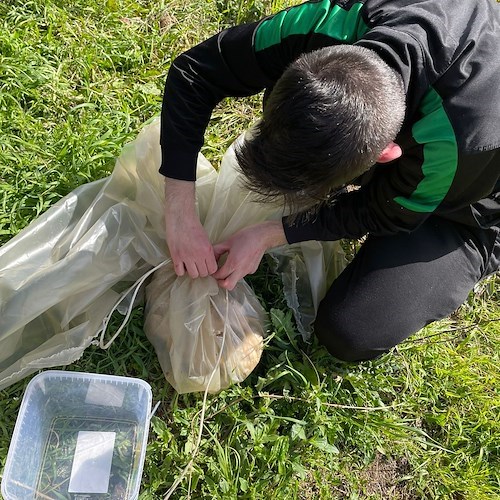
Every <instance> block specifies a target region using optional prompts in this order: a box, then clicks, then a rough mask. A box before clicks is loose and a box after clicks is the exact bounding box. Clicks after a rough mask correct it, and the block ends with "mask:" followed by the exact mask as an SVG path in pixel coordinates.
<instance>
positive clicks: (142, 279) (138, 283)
mask: <svg viewBox="0 0 500 500" xmlns="http://www.w3.org/2000/svg"><path fill="white" fill-rule="evenodd" d="M171 261H172V259H167V260H164V261H163V262H161V263H160V264H158V265H157V266H155V267H153V269H150V270H149V271H148V272H147V273H145V274H144V275H142V276H141V277H140V278H139V279H138V280H137V281H136V282H135V283H134V284H133V285H132V286H131V287H130V288H129V289H128V290H127V291H126V292H125V293H123V294H122V296H121V297H120V298H119V299H118V301H117V302H116V303H115V305H114V306H113V308H112V309H111V311H110V312H109V313H108V315H107V316H106V317H105V318H104V320H103V322H102V326H101V330H100V333H101V336H100V338H99V346H100V347H101V349H109V347H110V345H111V344H112V343H113V342H114V341H115V339H116V337H118V335H120V333H121V332H122V330H123V329H124V328H125V325H126V324H127V321H128V320H129V318H130V315H131V314H132V309H133V308H134V303H135V299H136V297H137V294H138V293H139V290H140V288H141V286H142V284H143V283H144V282H145V281H146V280H147V279H148V278H149V276H151V275H152V274H153V273H154V272H155V271H157V270H158V269H160V268H161V267H163V266H165V265H166V264H169V263H170V262H171ZM134 288H135V291H134V294H133V295H132V300H131V301H130V305H129V306H128V309H127V314H126V315H125V318H124V320H123V321H122V324H121V325H120V328H118V330H117V331H116V333H115V334H114V335H113V336H112V337H111V339H110V340H109V341H108V342H107V343H106V344H105V343H104V335H105V334H106V330H107V328H108V323H109V321H110V320H111V315H112V314H113V313H114V312H115V310H116V309H117V307H118V306H119V305H120V304H121V303H122V301H123V299H125V297H128V295H129V293H130V292H131V291H132V290H134ZM97 334H98V335H99V331H98V332H97Z"/></svg>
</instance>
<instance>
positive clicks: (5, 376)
mask: <svg viewBox="0 0 500 500" xmlns="http://www.w3.org/2000/svg"><path fill="white" fill-rule="evenodd" d="M159 129H160V122H159V119H156V120H154V121H153V122H152V123H150V124H149V125H147V126H145V127H144V129H143V130H142V131H141V133H140V134H139V136H138V137H137V139H136V140H135V141H133V142H132V143H130V144H128V145H126V146H125V147H124V149H123V152H122V154H121V155H120V157H119V158H118V160H117V162H116V166H115V168H114V170H113V173H112V175H111V176H109V177H108V178H107V179H103V180H100V181H96V182H93V183H89V184H86V185H83V186H81V187H79V188H77V189H75V190H74V191H73V192H72V193H70V194H69V195H67V196H66V197H65V198H63V199H62V200H60V201H59V202H58V203H57V204H56V205H54V206H53V207H51V208H50V209H49V210H48V211H47V212H46V213H45V214H43V215H42V216H41V217H40V218H38V219H37V220H35V221H33V222H32V223H31V224H30V225H29V226H28V227H27V228H25V229H24V230H23V231H22V232H21V233H19V235H17V236H16V237H14V238H13V239H12V240H11V241H9V242H8V243H7V244H6V245H4V246H2V247H1V248H0V389H2V388H4V387H6V386H8V385H10V384H12V383H14V382H16V381H18V380H20V379H21V378H23V377H24V376H27V375H29V374H31V373H34V372H35V371H37V370H39V369H41V368H48V367H53V366H61V365H65V364H69V363H72V362H73V361H75V360H77V359H78V358H79V357H80V356H81V355H82V353H83V351H84V350H85V349H86V347H88V346H89V345H90V343H91V342H92V340H93V339H94V338H95V336H96V335H97V334H98V333H99V330H100V329H101V325H102V322H103V320H104V318H105V317H106V316H107V314H108V313H109V311H110V310H111V309H112V307H113V305H114V304H115V303H116V302H117V300H118V299H119V298H120V297H121V296H123V294H124V290H126V289H127V288H128V287H129V285H130V284H131V283H133V282H135V281H136V280H137V279H138V278H140V277H141V276H142V275H143V274H144V273H146V272H147V271H149V270H150V269H152V268H153V266H156V265H158V264H160V263H161V262H163V261H165V260H166V259H168V257H169V256H168V253H167V249H166V244H165V233H164V227H163V226H164V222H163V204H164V198H163V197H164V194H163V192H164V191H163V177H162V176H161V175H160V174H159V173H158V168H159V165H160V158H161V154H160V145H159ZM239 140H242V139H241V138H240V139H239ZM235 165H236V161H235V158H234V152H233V149H232V148H230V149H229V151H228V152H227V154H226V155H225V157H224V161H223V165H222V167H221V172H223V171H224V172H226V174H227V175H224V176H223V175H218V174H217V172H216V171H215V170H214V169H213V168H212V167H211V165H210V164H209V163H208V162H207V161H206V160H205V159H204V158H203V157H202V156H201V155H200V156H199V160H198V167H197V182H196V185H197V189H196V192H197V204H198V210H199V213H200V216H201V219H202V220H203V221H204V222H205V227H206V229H207V231H208V233H209V235H211V237H212V238H214V240H213V241H220V240H223V239H225V238H226V237H228V236H229V235H231V234H232V233H234V232H235V231H237V230H238V229H240V228H241V227H243V226H244V225H248V224H252V223H255V222H258V221H260V220H265V219H267V218H269V217H278V216H279V208H277V207H271V206H269V205H265V206H263V205H261V204H257V203H255V202H253V201H252V196H251V195H250V194H249V193H245V192H244V191H242V190H240V189H236V188H235V187H236V186H237V184H238V182H237V176H238V173H237V171H236V169H235ZM226 167H227V168H226ZM215 190H217V196H214V193H215ZM309 245H312V246H313V247H314V248H315V250H314V251H312V252H309V251H308V250H305V249H306V248H308V247H309ZM273 254H274V255H279V252H273ZM338 255H340V247H339V246H338V244H336V243H328V244H320V243H317V242H308V243H305V244H301V245H294V246H293V248H292V247H290V248H287V249H286V251H285V254H283V255H281V256H279V257H278V259H279V260H280V262H281V263H282V265H281V270H280V273H281V274H282V276H284V283H285V294H286V295H287V297H288V298H289V303H290V305H291V306H292V307H293V308H295V313H296V317H297V319H298V321H299V322H301V321H302V318H310V316H311V314H312V315H314V307H316V304H317V303H318V301H319V300H320V298H321V294H322V293H324V291H325V290H326V283H327V276H326V274H323V275H322V272H323V271H321V270H322V269H323V270H324V268H325V262H327V263H328V262H332V259H336V258H337V257H336V256H338ZM292 261H297V262H300V263H301V264H300V265H298V266H295V268H296V269H298V270H299V272H294V274H291V275H290V274H289V273H288V269H287V268H290V269H291V268H293V267H294V266H287V264H286V262H292ZM302 263H303V264H302ZM304 270H306V271H307V273H310V275H309V274H306V275H305V274H304ZM312 276H315V278H314V280H312V281H311V280H310V277H312ZM185 279H187V278H185ZM200 283H201V282H200ZM303 285H304V286H303ZM238 286H239V285H238ZM179 288H180V287H179ZM247 293H250V292H249V290H246V291H245V294H247ZM209 295H210V294H209ZM252 296H253V295H252ZM210 297H213V296H212V295H210ZM303 297H304V303H306V304H307V307H306V309H305V310H304V311H306V312H305V313H304V312H303V313H301V308H302V306H301V301H302V298H303ZM238 300H239V299H238ZM218 307H219V309H220V308H221V307H220V306H218ZM311 308H312V309H311ZM257 309H258V308H257V307H255V310H256V311H257ZM259 315H260V313H258V314H257V316H259ZM252 321H253V320H252ZM308 322H309V319H307V321H306V322H305V323H304V325H303V326H299V328H301V331H302V332H303V333H304V335H305V336H307V335H309V333H310V331H309V326H308V324H307V323H308ZM185 323H189V321H188V320H187V319H186V321H185ZM228 338H229V337H228ZM156 345H157V344H155V346H156ZM165 352H166V351H165ZM162 366H166V365H165V361H164V360H162ZM229 371H230V372H231V371H232V372H234V370H232V369H231V368H230V370H229ZM236 378H238V377H236ZM236 378H234V380H236ZM239 378H241V377H239Z"/></svg>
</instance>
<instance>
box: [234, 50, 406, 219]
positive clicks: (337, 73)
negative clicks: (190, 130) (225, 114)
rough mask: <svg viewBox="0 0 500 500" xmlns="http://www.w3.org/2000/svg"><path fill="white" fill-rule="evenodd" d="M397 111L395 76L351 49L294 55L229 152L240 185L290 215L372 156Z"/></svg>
mask: <svg viewBox="0 0 500 500" xmlns="http://www.w3.org/2000/svg"><path fill="white" fill-rule="evenodd" d="M404 113H405V94H404V89H403V84H402V79H401V77H400V76H399V75H398V74H397V73H396V72H395V71H394V70H392V69H391V68H390V67H389V66H388V65H387V64H386V63H385V62H384V61H383V60H382V59H381V58H380V57H379V56H378V55H377V54H376V53H375V52H373V51H371V50H369V49H365V48H363V47H358V46H354V45H338V46H333V47H326V48H323V49H319V50H316V51H314V52H309V53H305V54H303V55H301V56H300V57H299V58H298V59H297V60H296V61H295V62H294V63H292V64H291V65H290V66H289V67H288V68H287V69H286V70H285V72H284V73H283V75H282V76H281V78H280V79H279V80H278V81H277V82H276V85H275V86H274V88H273V90H272V91H271V93H270V95H269V98H268V100H267V101H266V102H265V105H264V112H263V118H262V120H261V121H259V122H258V123H257V124H256V125H255V127H254V129H253V130H252V132H251V134H249V135H250V137H249V138H248V139H247V140H245V141H244V142H243V143H242V145H241V146H240V147H239V148H238V149H237V151H236V156H237V159H238V163H239V166H240V169H241V170H242V172H243V173H244V175H245V177H246V184H247V187H249V188H250V189H251V190H253V191H255V192H256V193H258V194H259V195H260V197H261V198H275V197H281V196H282V197H284V201H285V204H286V205H287V206H288V208H289V209H291V210H292V211H297V210H299V209H303V208H308V207H310V206H312V205H314V204H317V203H318V202H322V201H324V200H325V199H326V198H327V197H328V195H329V194H330V193H331V192H332V191H333V190H335V189H338V188H339V187H341V186H343V185H345V184H346V183H349V182H350V181H352V180H353V179H355V178H356V177H358V176H359V175H361V174H362V173H364V172H365V171H366V170H368V169H369V168H370V167H371V166H372V165H373V164H374V163H375V162H376V161H377V159H378V157H379V155H380V153H381V152H382V151H383V149H384V148H385V147H386V146H387V145H388V144H389V143H390V142H391V141H392V140H393V139H394V138H395V137H396V135H397V133H398V132H399V130H400V128H401V124H402V121H403V118H404Z"/></svg>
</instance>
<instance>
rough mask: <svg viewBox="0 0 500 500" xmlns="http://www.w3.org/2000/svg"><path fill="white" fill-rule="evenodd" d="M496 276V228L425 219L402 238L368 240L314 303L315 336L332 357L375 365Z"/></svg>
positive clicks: (499, 233) (499, 253)
mask: <svg viewBox="0 0 500 500" xmlns="http://www.w3.org/2000/svg"><path fill="white" fill-rule="evenodd" d="M499 269H500V229H499V228H492V229H488V230H484V229H477V228H471V227H468V226H463V225H459V224H456V223H453V222H450V221H446V220H444V219H440V218H437V217H431V218H430V219H428V220H427V222H426V223H424V224H423V225H422V226H421V227H419V228H418V229H417V230H416V231H414V232H412V233H409V234H407V233H400V234H396V235H393V236H385V237H368V239H367V240H366V242H365V243H364V244H363V246H362V247H361V249H360V250H359V252H358V254H357V255H356V257H355V258H354V259H353V261H352V262H351V263H350V264H349V265H348V266H347V267H346V269H345V270H344V272H343V273H342V274H341V275H340V276H339V277H338V278H337V279H336V280H335V282H334V283H333V285H332V286H331V288H330V290H329V291H328V292H327V294H326V296H325V298H324V299H323V301H322V302H321V304H320V306H319V310H318V315H317V317H316V322H315V325H314V331H315V334H316V335H317V336H318V338H319V340H320V342H321V343H322V344H323V345H325V347H326V348H327V349H328V351H329V352H330V353H331V354H332V355H333V356H335V357H336V358H339V359H342V360H345V361H361V360H366V359H371V358H374V357H376V356H378V355H380V354H382V353H384V352H386V351H388V350H389V349H390V348H391V347H393V346H395V345H396V344H398V343H399V342H401V341H402V340H404V339H405V338H407V337H408V336H410V335H411V334H413V333H415V332H417V331H418V330H420V329H421V328H422V327H424V326H425V325H427V324H429V323H431V322H433V321H436V320H438V319H441V318H444V317H446V316H448V315H449V314H451V313H452V312H453V311H455V309H456V308H457V307H458V306H459V305H460V304H462V303H463V302H464V301H465V300H466V298H467V295H468V294H469V292H470V291H471V290H472V289H473V287H474V285H475V284H476V283H477V282H478V281H480V280H481V279H482V278H484V277H486V276H487V275H489V274H491V273H494V272H495V271H497V270H499Z"/></svg>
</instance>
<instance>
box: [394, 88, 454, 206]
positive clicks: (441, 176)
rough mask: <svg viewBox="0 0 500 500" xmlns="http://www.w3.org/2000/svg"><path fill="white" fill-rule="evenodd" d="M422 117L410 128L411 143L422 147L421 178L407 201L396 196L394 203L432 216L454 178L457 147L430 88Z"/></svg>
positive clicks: (441, 105) (437, 97)
mask: <svg viewBox="0 0 500 500" xmlns="http://www.w3.org/2000/svg"><path fill="white" fill-rule="evenodd" d="M420 111H421V112H422V114H423V115H424V116H423V118H421V119H420V120H418V121H417V122H416V123H415V124H414V125H413V128H412V134H413V137H414V139H415V140H416V141H417V143H419V144H423V145H424V148H423V154H424V162H423V164H422V173H423V175H424V178H423V179H422V180H421V181H420V182H419V183H418V185H417V188H416V189H415V191H414V192H413V193H412V194H411V196H410V197H409V198H406V197H403V196H398V197H397V198H394V201H395V202H396V203H399V204H400V205H401V206H403V207H405V208H407V209H409V210H412V211H413V212H421V213H430V212H433V211H434V210H435V209H436V208H437V207H438V206H439V204H440V203H441V202H442V201H443V199H444V197H445V196H446V194H447V193H448V191H449V189H450V186H451V183H452V182H453V179H454V177H455V173H456V170H457V163H458V147H457V141H456V137H455V132H454V131H453V127H452V125H451V123H450V120H449V118H448V115H447V114H446V111H445V109H444V107H443V100H442V99H441V97H440V95H439V94H438V93H437V92H436V91H435V90H434V89H433V88H431V89H430V90H429V91H428V92H427V94H426V95H425V96H424V98H423V99H422V102H421V104H420Z"/></svg>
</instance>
